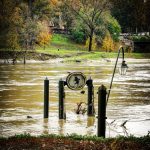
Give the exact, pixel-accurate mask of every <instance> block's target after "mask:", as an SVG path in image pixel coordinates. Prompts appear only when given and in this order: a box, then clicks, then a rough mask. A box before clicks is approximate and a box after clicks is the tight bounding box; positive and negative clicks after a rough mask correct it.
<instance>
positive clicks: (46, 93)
mask: <svg viewBox="0 0 150 150" xmlns="http://www.w3.org/2000/svg"><path fill="white" fill-rule="evenodd" d="M48 115H49V80H48V78H47V77H46V78H45V80H44V118H48Z"/></svg>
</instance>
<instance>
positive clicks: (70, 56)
mask: <svg viewBox="0 0 150 150" xmlns="http://www.w3.org/2000/svg"><path fill="white" fill-rule="evenodd" d="M36 51H37V52H40V53H47V54H51V55H56V56H58V57H63V58H65V61H74V60H93V59H101V58H116V57H117V51H116V52H111V53H109V52H100V51H93V52H88V50H87V49H86V48H85V46H84V45H80V44H76V43H74V42H73V41H71V40H70V39H69V38H68V36H66V35H60V34H54V35H53V37H52V41H51V43H50V45H49V46H47V47H46V48H45V49H44V48H43V47H37V49H36ZM121 55H122V54H120V56H121ZM125 57H126V58H139V59H140V58H150V53H148V54H144V53H125Z"/></svg>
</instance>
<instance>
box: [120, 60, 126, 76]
mask: <svg viewBox="0 0 150 150" xmlns="http://www.w3.org/2000/svg"><path fill="white" fill-rule="evenodd" d="M127 69H128V66H127V64H126V61H125V60H123V61H122V63H121V66H120V67H119V73H120V75H126V72H127Z"/></svg>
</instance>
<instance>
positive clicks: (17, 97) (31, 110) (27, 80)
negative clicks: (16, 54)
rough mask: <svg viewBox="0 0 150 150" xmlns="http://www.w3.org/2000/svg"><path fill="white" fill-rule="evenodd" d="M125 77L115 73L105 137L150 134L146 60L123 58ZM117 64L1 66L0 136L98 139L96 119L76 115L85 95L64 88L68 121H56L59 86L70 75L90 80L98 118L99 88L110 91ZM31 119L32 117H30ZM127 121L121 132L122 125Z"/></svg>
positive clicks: (148, 65) (149, 71) (149, 64)
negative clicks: (46, 97)
mask: <svg viewBox="0 0 150 150" xmlns="http://www.w3.org/2000/svg"><path fill="white" fill-rule="evenodd" d="M127 62H128V66H129V69H128V72H127V74H126V76H121V75H119V74H118V73H117V72H116V74H115V77H114V82H113V86H112V90H111V94H110V97H109V102H108V105H107V127H106V136H107V137H112V136H116V135H131V134H132V135H135V136H143V135H147V133H148V131H150V60H148V59H147V60H146V59H141V60H138V59H127ZM114 64H115V60H111V61H109V62H108V61H106V60H102V61H100V60H98V61H89V62H84V63H61V62H57V63H56V62H47V63H46V62H41V63H28V64H26V65H23V64H16V65H11V64H7V65H6V64H0V136H4V137H8V136H12V135H15V134H23V133H30V134H32V135H41V134H51V133H55V134H64V135H66V134H72V133H76V134H82V135H96V134H97V118H96V117H87V115H86V114H85V115H77V114H75V111H74V110H75V108H76V106H77V103H79V102H85V103H86V102H87V87H86V86H85V87H84V89H83V90H85V94H81V93H80V92H81V90H80V91H73V90H70V89H68V88H67V87H65V92H66V98H65V107H66V120H65V121H63V120H59V119H58V81H59V80H60V78H62V79H63V80H65V79H66V77H67V75H68V72H83V73H84V74H85V75H86V77H87V78H89V77H91V78H92V79H93V83H94V87H95V96H94V97H95V99H94V102H95V109H96V115H97V94H96V93H97V89H98V87H99V86H100V85H102V84H104V85H105V86H106V87H107V88H109V85H110V81H111V77H112V71H113V67H114ZM46 77H48V79H49V82H50V90H49V91H50V100H49V119H43V82H44V79H45V78H46ZM27 116H31V117H32V118H28V117H27ZM125 121H126V124H125V127H126V128H125V127H122V126H121V124H122V123H124V122H125Z"/></svg>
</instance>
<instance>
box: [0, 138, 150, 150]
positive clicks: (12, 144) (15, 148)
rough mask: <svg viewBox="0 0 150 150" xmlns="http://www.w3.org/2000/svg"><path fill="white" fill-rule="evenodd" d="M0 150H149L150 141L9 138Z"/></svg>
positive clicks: (0, 143)
mask: <svg viewBox="0 0 150 150" xmlns="http://www.w3.org/2000/svg"><path fill="white" fill-rule="evenodd" d="M0 150H150V140H149V142H148V141H145V142H144V141H142V142H139V141H132V140H131V141H130V140H117V139H111V140H106V141H92V140H73V139H64V138H62V139H61V138H38V137H37V138H35V137H31V138H9V139H0Z"/></svg>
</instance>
